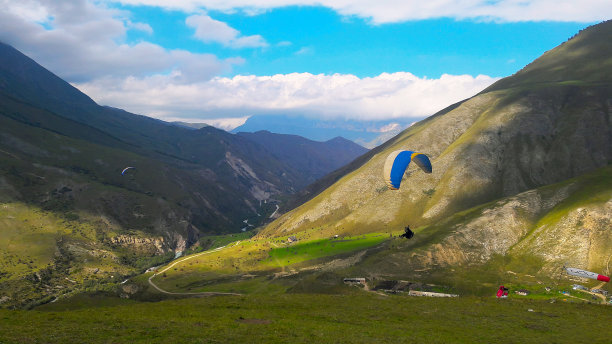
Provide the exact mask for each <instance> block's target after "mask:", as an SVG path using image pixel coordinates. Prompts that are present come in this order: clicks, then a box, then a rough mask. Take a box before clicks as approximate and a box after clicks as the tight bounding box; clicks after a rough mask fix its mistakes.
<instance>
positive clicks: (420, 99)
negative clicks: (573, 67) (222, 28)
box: [75, 72, 497, 130]
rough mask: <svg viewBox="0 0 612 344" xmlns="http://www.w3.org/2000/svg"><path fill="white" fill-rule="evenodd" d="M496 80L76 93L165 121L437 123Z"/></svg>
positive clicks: (112, 85) (227, 82) (98, 88)
mask: <svg viewBox="0 0 612 344" xmlns="http://www.w3.org/2000/svg"><path fill="white" fill-rule="evenodd" d="M496 80H497V79H496V78H492V77H489V76H484V75H479V76H477V77H472V76H469V75H447V74H445V75H442V76H441V77H440V78H438V79H428V78H419V77H416V76H414V75H413V74H410V73H406V72H398V73H392V74H389V73H383V74H380V75H378V76H376V77H369V78H359V77H356V76H354V75H350V74H333V75H325V74H318V75H314V74H310V73H291V74H278V75H273V76H251V75H249V76H246V75H238V76H235V77H232V78H225V77H215V78H213V79H211V80H209V81H206V82H198V83H191V84H178V83H175V82H174V81H173V79H172V77H170V76H161V75H157V76H153V77H144V78H134V77H130V78H127V79H123V80H119V79H117V78H106V79H103V80H97V81H95V82H89V83H81V84H75V86H76V87H78V88H79V89H81V90H82V91H84V92H85V93H87V94H88V95H90V96H91V97H92V98H94V99H95V100H96V101H98V102H99V103H101V104H105V105H111V106H119V107H122V108H124V109H126V110H128V111H132V112H135V113H141V114H146V115H149V116H152V117H156V118H160V119H164V120H174V119H176V118H181V120H186V121H188V120H189V119H190V120H191V121H193V122H207V121H210V120H211V119H215V118H224V119H228V118H244V117H245V116H248V115H255V114H264V115H273V114H300V115H310V116H311V117H312V116H319V117H320V118H325V119H334V118H335V119H343V118H345V119H354V120H382V119H394V118H403V119H405V118H419V117H423V116H428V115H431V114H433V113H435V112H436V111H438V110H440V109H442V108H444V107H446V106H448V105H450V104H452V103H455V102H457V101H460V100H462V99H465V98H468V97H470V96H472V95H474V94H476V93H478V92H479V91H481V90H482V89H484V88H485V87H487V86H489V85H490V84H492V83H493V82H494V81H496ZM207 123H209V122H207ZM385 129H386V130H391V129H392V128H385Z"/></svg>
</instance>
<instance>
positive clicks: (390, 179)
mask: <svg viewBox="0 0 612 344" xmlns="http://www.w3.org/2000/svg"><path fill="white" fill-rule="evenodd" d="M411 161H414V163H415V164H417V165H418V166H419V167H420V168H421V170H423V172H425V173H431V172H432V168H431V161H429V158H428V157H427V155H425V154H423V153H417V152H413V151H409V150H397V151H394V152H392V153H391V154H389V156H388V157H387V160H386V161H385V166H384V168H383V177H384V179H385V182H386V183H387V187H388V188H389V189H391V190H397V189H399V187H400V183H401V182H402V177H403V176H404V172H406V169H407V168H408V165H409V164H410V162H411Z"/></svg>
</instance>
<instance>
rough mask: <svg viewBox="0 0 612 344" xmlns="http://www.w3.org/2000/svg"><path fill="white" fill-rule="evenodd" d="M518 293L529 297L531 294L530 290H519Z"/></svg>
mask: <svg viewBox="0 0 612 344" xmlns="http://www.w3.org/2000/svg"><path fill="white" fill-rule="evenodd" d="M516 293H517V294H519V295H523V296H527V295H529V294H530V292H529V290H527V289H520V290H517V291H516Z"/></svg>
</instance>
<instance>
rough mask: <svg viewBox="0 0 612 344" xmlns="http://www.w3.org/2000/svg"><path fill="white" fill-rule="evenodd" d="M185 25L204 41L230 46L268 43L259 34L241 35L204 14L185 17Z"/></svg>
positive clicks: (252, 46) (260, 45)
mask: <svg viewBox="0 0 612 344" xmlns="http://www.w3.org/2000/svg"><path fill="white" fill-rule="evenodd" d="M185 22H186V23H187V26H189V27H191V28H194V29H195V34H194V36H195V37H196V38H197V39H199V40H201V41H203V42H205V43H209V42H219V43H221V44H223V45H225V46H228V47H232V48H255V47H267V46H268V43H266V41H265V40H264V39H263V37H261V36H260V35H253V36H241V35H240V32H239V31H238V30H236V29H234V28H232V27H230V26H229V25H227V24H226V23H224V22H221V21H218V20H215V19H212V18H211V17H209V16H208V15H206V14H197V15H192V16H189V17H187V19H186V21H185Z"/></svg>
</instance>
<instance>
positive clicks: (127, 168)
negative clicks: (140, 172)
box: [121, 166, 135, 175]
mask: <svg viewBox="0 0 612 344" xmlns="http://www.w3.org/2000/svg"><path fill="white" fill-rule="evenodd" d="M130 168H135V167H132V166H128V167H126V168H124V169H123V171H121V175H124V174H125V171H127V170H129V169H130Z"/></svg>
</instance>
